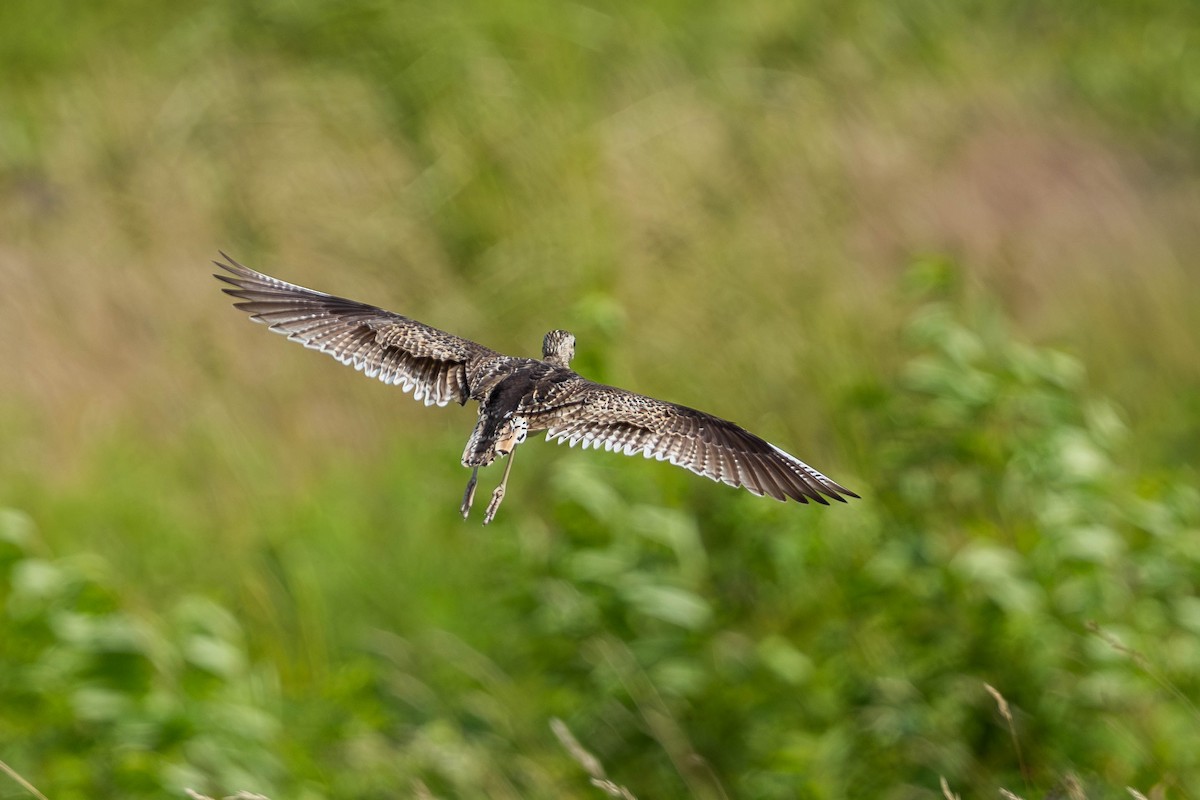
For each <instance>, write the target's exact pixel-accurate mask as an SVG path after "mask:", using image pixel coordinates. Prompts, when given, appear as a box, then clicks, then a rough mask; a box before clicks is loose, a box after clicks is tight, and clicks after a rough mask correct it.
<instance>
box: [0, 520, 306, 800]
mask: <svg viewBox="0 0 1200 800" xmlns="http://www.w3.org/2000/svg"><path fill="white" fill-rule="evenodd" d="M41 551H44V546H43V544H42V542H40V541H39V540H38V538H37V535H36V531H35V530H34V528H33V525H32V523H31V521H30V520H29V519H28V518H27V517H26V516H24V515H23V514H20V513H19V512H16V511H13V510H2V511H0V601H3V608H4V612H3V618H2V622H0V633H2V635H0V665H2V669H0V674H2V675H3V681H2V683H0V703H2V704H3V706H4V709H5V713H4V715H3V718H2V719H0V743H3V750H4V757H5V759H6V760H9V761H11V762H14V763H18V764H22V763H27V762H29V761H34V762H37V763H38V764H39V773H40V774H41V775H45V776H46V777H47V778H49V780H48V781H39V782H40V783H41V784H42V786H43V788H45V790H46V791H47V792H49V793H50V794H51V795H53V796H55V797H95V796H96V795H97V794H105V795H110V796H144V797H163V796H176V797H179V796H182V795H183V792H184V789H185V788H187V787H196V788H199V789H204V788H207V787H208V786H210V785H216V786H237V785H257V786H264V787H271V786H274V785H275V780H276V779H277V778H278V777H279V776H280V775H281V768H282V765H281V763H280V761H279V758H278V756H277V755H275V754H274V748H275V747H276V745H277V744H278V736H279V733H280V725H279V718H278V704H279V700H280V698H279V687H278V683H277V681H276V680H275V679H274V678H273V676H272V674H271V672H270V671H269V670H267V669H264V668H251V665H250V664H249V662H248V660H247V657H246V651H245V644H244V641H243V638H244V634H243V632H242V629H241V626H240V625H239V624H238V622H237V620H236V619H235V617H234V616H233V615H232V614H231V613H230V612H229V611H228V610H226V609H225V608H222V607H221V606H219V605H217V604H214V603H212V602H211V601H208V600H204V599H202V598H199V597H188V598H184V599H183V600H181V601H180V602H179V603H178V604H177V605H176V606H175V608H173V609H171V610H170V611H169V612H168V613H166V614H164V615H162V616H161V617H160V616H158V615H155V614H153V613H150V612H149V611H142V612H139V611H138V610H136V609H133V608H130V607H129V604H128V603H127V602H123V601H122V598H121V597H120V595H119V593H117V592H116V591H114V588H113V586H112V585H111V580H110V579H108V578H107V576H106V567H105V564H104V562H103V560H102V559H99V558H94V557H92V558H87V557H79V558H75V559H66V558H48V557H45V556H44V555H39V552H41Z"/></svg>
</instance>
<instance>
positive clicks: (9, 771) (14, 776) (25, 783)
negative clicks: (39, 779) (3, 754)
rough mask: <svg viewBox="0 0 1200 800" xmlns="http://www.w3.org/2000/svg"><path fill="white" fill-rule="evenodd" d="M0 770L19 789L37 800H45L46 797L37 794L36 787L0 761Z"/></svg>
mask: <svg viewBox="0 0 1200 800" xmlns="http://www.w3.org/2000/svg"><path fill="white" fill-rule="evenodd" d="M0 770H3V771H4V773H5V774H6V775H8V777H10V778H12V779H13V780H14V781H16V782H17V783H19V784H21V787H22V788H23V789H25V791H27V792H29V793H30V794H31V795H33V796H34V797H36V798H38V800H47V798H46V795H44V794H42V793H41V792H39V791H38V790H37V787H36V786H34V785H33V784H32V783H30V782H29V781H27V780H25V779H24V778H22V777H21V775H20V774H19V773H18V772H17V771H16V770H15V769H13V768H12V767H10V766H9V765H8V764H5V763H4V762H3V761H0Z"/></svg>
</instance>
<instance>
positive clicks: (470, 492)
mask: <svg viewBox="0 0 1200 800" xmlns="http://www.w3.org/2000/svg"><path fill="white" fill-rule="evenodd" d="M478 484H479V467H476V468H475V469H473V470H471V480H469V481H467V490H466V491H465V492H463V501H462V507H461V508H460V509H459V510H460V511H462V515H463V519H466V518H467V515H468V514H470V513H471V506H473V505H474V504H475V487H476V486H477V485H478Z"/></svg>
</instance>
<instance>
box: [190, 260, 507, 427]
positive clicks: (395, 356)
mask: <svg viewBox="0 0 1200 800" xmlns="http://www.w3.org/2000/svg"><path fill="white" fill-rule="evenodd" d="M221 256H222V258H224V259H225V261H224V262H221V261H214V262H213V263H214V264H216V265H217V266H218V267H220V268H221V269H223V270H225V271H226V272H228V273H230V274H229V275H222V274H219V273H218V274H215V275H214V277H216V278H218V279H219V280H222V281H224V282H225V283H228V284H232V286H233V287H234V288H232V289H225V290H224V292H225V293H226V294H229V295H232V296H234V297H236V298H238V299H239V300H240V301H241V302H238V303H234V306H235V307H236V308H240V309H241V310H243V311H245V312H246V313H248V314H249V315H250V319H252V320H254V321H255V322H261V323H263V324H265V325H269V326H270V328H271V330H273V331H275V332H276V333H282V334H283V335H285V336H287V337H288V338H289V339H291V340H292V341H293V342H300V343H301V344H303V345H304V346H305V347H308V348H310V349H313V350H320V351H321V352H322V353H328V354H329V355H331V356H333V357H334V358H336V359H337V360H338V361H341V362H342V363H343V364H347V365H351V366H353V367H354V368H355V369H357V370H359V371H361V372H363V373H364V374H366V375H367V376H368V377H371V378H378V379H379V380H381V381H383V382H384V383H389V384H393V385H396V386H400V387H401V388H403V389H404V391H406V392H412V394H413V398H414V399H416V400H422V401H424V403H425V405H427V406H429V405H439V406H444V405H446V404H447V403H449V402H450V401H452V400H453V401H455V402H458V403H465V402H467V399H468V398H469V397H470V389H469V386H468V380H467V374H468V368H469V366H470V365H471V364H472V363H473V362H475V361H477V360H479V359H486V358H489V357H495V356H498V355H499V354H498V353H496V352H495V351H493V350H489V349H488V348H486V347H484V346H483V345H480V344H476V343H475V342H472V341H470V340H469V339H462V338H460V337H458V336H454V335H453V334H449V333H446V332H445V331H440V330H438V329H437V328H431V327H430V326H428V325H424V324H422V323H420V322H417V321H416V320H413V319H409V318H408V317H405V316H401V315H400V314H394V313H392V312H391V311H385V310H384V309H382V308H376V307H375V306H369V305H366V304H365V303H357V302H355V301H353V300H347V299H345V298H343V297H335V296H333V295H330V294H325V293H324V292H317V291H313V290H312V289H305V288H304V287H303V286H296V285H294V284H291V283H286V282H284V281H281V280H278V279H277V278H272V277H270V276H269V275H263V274H262V273H261V272H255V271H254V270H252V269H250V268H249V267H245V266H242V265H241V264H239V263H238V262H236V261H234V260H233V259H232V258H230V257H229V256H227V255H225V253H221Z"/></svg>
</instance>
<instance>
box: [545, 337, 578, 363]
mask: <svg viewBox="0 0 1200 800" xmlns="http://www.w3.org/2000/svg"><path fill="white" fill-rule="evenodd" d="M574 357H575V337H574V336H572V335H571V334H570V333H567V332H566V331H550V332H549V333H547V334H546V338H545V339H543V340H542V360H543V361H546V362H547V363H550V364H554V365H555V366H557V367H569V366H570V365H571V359H572V358H574Z"/></svg>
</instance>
